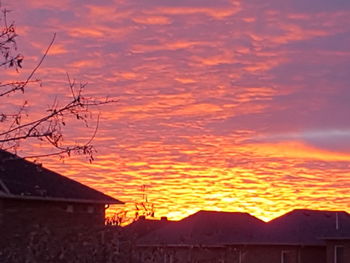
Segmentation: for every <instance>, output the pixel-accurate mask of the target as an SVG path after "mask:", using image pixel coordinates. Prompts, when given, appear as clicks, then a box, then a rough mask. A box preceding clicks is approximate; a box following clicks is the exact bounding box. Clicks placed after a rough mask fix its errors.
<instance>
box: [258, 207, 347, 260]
mask: <svg viewBox="0 0 350 263" xmlns="http://www.w3.org/2000/svg"><path fill="white" fill-rule="evenodd" d="M264 240H265V241H270V242H271V243H275V244H286V245H289V246H290V248H289V249H286V250H284V251H282V252H281V260H283V261H281V262H305V263H306V262H319V263H323V262H324V263H347V262H350V242H349V241H350V215H349V214H348V213H346V212H343V211H319V210H307V209H297V210H293V211H291V212H289V213H287V214H285V215H283V216H281V217H278V218H276V219H274V220H272V221H270V222H269V223H267V231H265V236H264Z"/></svg>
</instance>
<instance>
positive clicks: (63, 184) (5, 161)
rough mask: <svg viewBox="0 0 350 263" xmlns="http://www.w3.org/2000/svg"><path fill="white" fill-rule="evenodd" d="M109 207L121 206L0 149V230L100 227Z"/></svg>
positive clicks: (13, 231) (117, 202)
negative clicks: (37, 227)
mask: <svg viewBox="0 0 350 263" xmlns="http://www.w3.org/2000/svg"><path fill="white" fill-rule="evenodd" d="M109 204H122V202H120V201H119V200H117V199H114V198H112V197H110V196H107V195H105V194H103V193H101V192H99V191H97V190H94V189H92V188H90V187H88V186H86V185H83V184H81V183H78V182H76V181H74V180H71V179H69V178H67V177H64V176H62V175H60V174H58V173H55V172H53V171H50V170H49V169H46V168H44V167H42V166H41V165H38V164H35V163H33V162H29V161H27V160H25V159H22V158H20V157H18V156H16V155H14V154H11V153H8V152H6V151H3V150H0V230H1V233H2V235H3V234H4V233H6V232H9V234H14V233H16V232H23V231H25V230H26V229H29V228H31V227H33V226H37V225H42V226H47V227H51V226H52V227H56V228H57V227H79V226H82V225H83V226H85V227H96V226H103V225H104V221H105V209H106V207H107V206H108V205H109Z"/></svg>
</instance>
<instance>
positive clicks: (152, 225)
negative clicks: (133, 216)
mask: <svg viewBox="0 0 350 263" xmlns="http://www.w3.org/2000/svg"><path fill="white" fill-rule="evenodd" d="M172 223H174V221H170V220H167V219H164V218H162V219H161V220H155V219H146V218H144V217H140V218H139V219H138V220H136V221H135V222H132V223H131V224H129V225H127V226H125V227H124V230H126V231H127V232H128V233H130V234H132V235H134V236H136V237H137V238H138V237H142V236H145V235H147V234H148V233H150V232H153V231H155V230H157V229H160V228H163V227H165V226H168V225H170V224H172Z"/></svg>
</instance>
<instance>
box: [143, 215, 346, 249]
mask: <svg viewBox="0 0 350 263" xmlns="http://www.w3.org/2000/svg"><path fill="white" fill-rule="evenodd" d="M349 239H350V215H349V214H348V213H346V212H343V211H338V212H337V211H319V210H305V209H303V210H300V209H299V210H293V211H291V212H289V213H287V214H285V215H283V216H281V217H278V218H276V219H274V220H272V221H270V222H268V223H265V222H263V221H261V220H259V219H257V218H255V217H253V216H251V215H249V214H247V213H237V212H214V211H199V212H197V213H195V214H193V215H191V216H189V217H187V218H184V219H183V220H181V221H178V222H174V223H173V224H171V225H168V226H165V227H163V228H161V229H159V230H156V231H154V232H151V233H149V234H148V235H146V236H144V237H143V238H141V239H140V240H139V245H146V246H152V245H156V246H157V245H167V246H186V245H199V246H201V245H208V246H224V245H237V244H244V245H249V244H256V245H311V246H318V245H324V244H325V243H324V242H325V240H349Z"/></svg>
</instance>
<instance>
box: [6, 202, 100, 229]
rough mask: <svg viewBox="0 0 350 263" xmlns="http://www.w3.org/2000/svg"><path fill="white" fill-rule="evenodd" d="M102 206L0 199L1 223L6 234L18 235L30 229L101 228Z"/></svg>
mask: <svg viewBox="0 0 350 263" xmlns="http://www.w3.org/2000/svg"><path fill="white" fill-rule="evenodd" d="M104 217H105V210H104V205H103V204H79V203H70V202H53V201H32V200H16V199H0V222H1V226H2V228H3V229H5V230H6V231H7V232H12V233H14V232H21V231H25V230H26V229H29V228H30V227H31V226H33V225H38V224H39V225H45V226H52V227H75V226H77V227H78V226H82V225H84V226H101V225H104Z"/></svg>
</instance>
